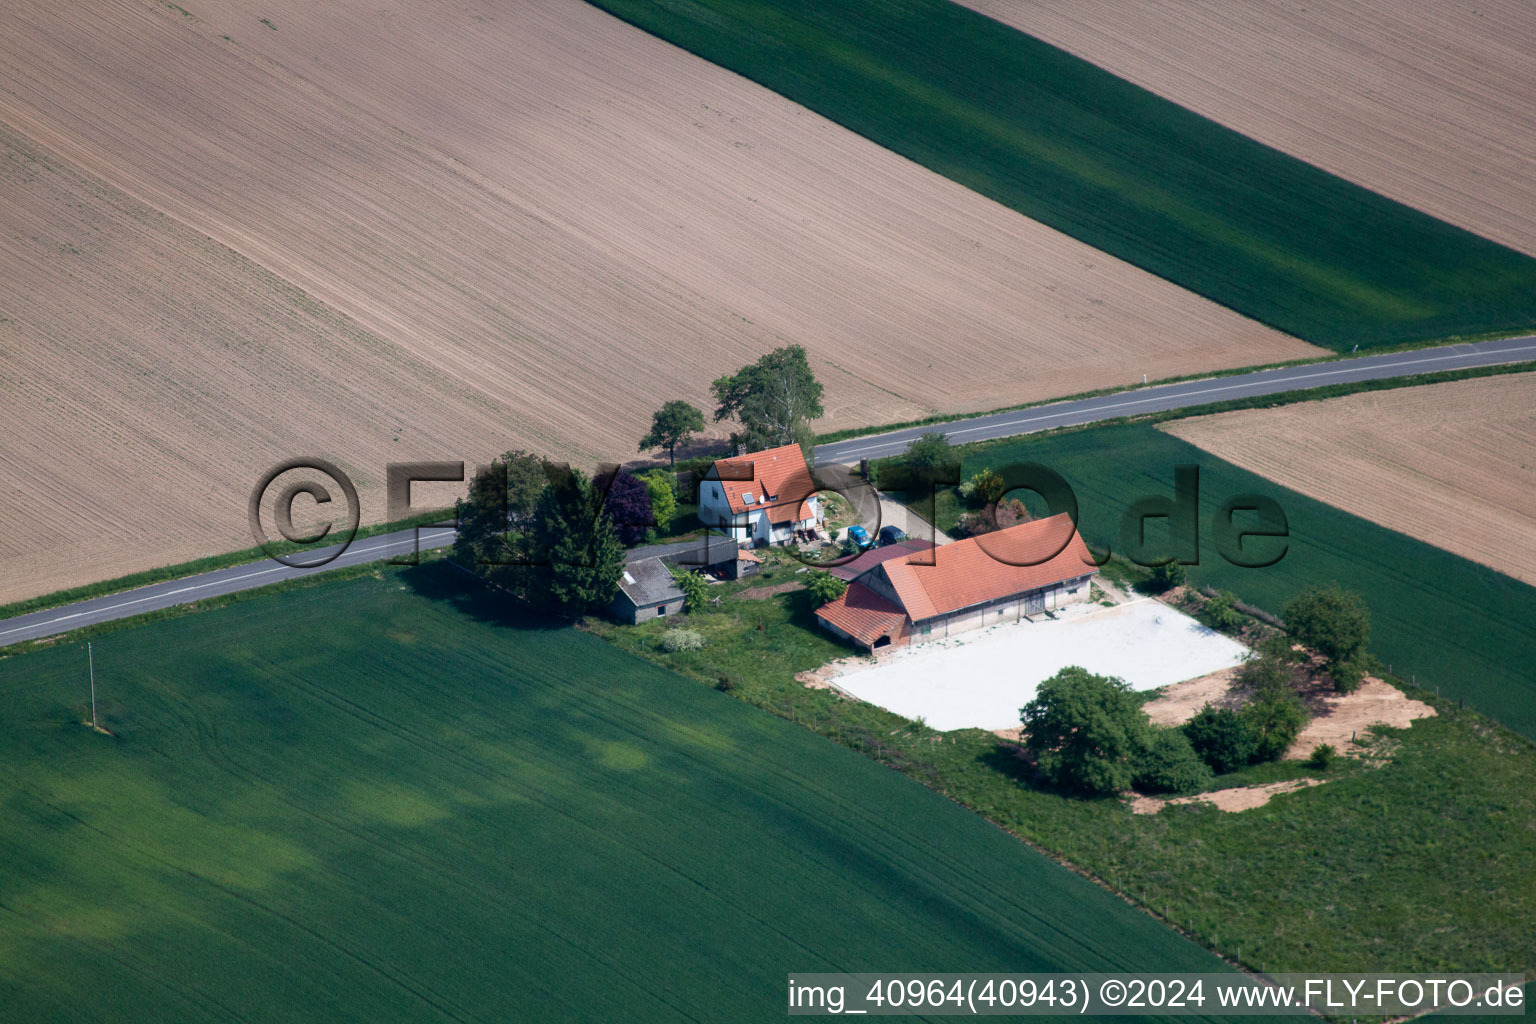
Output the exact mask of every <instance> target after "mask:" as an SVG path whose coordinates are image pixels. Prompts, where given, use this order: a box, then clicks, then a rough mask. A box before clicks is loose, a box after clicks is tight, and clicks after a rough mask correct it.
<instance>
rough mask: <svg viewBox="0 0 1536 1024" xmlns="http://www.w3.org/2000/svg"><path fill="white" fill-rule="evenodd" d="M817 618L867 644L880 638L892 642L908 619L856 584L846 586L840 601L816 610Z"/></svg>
mask: <svg viewBox="0 0 1536 1024" xmlns="http://www.w3.org/2000/svg"><path fill="white" fill-rule="evenodd" d="M816 617H817V618H821V619H825V620H826V621H828V622H830V623H832V625H834V626H836V627H837V628H838V629H841V630H842V631H843V632H844V633H847V634H848V635H849V636H852V637H856V638H858V639H859V640H862V641H864V642H865V643H867V644H873V643H874V642H875V641H876V640H879V639H880V638H881V637H882V636H889V637H890V638H891V639H893V640H894V639H896V638H897V637H899V636H901V635H902V633H903V632H904V631H905V630H906V625H907V616H906V614H905V613H904V612H902V610H901V609H900V608H898V607H896V606H895V605H893V604H891V602H889V601H887V600H886V599H885V598H883V597H881V596H880V595H879V594H877V593H875V592H874V591H873V590H870V589H869V588H868V587H866V586H863V585H862V584H859V583H850V584H848V589H847V590H845V591H843V594H842V596H841V597H839V598H837V599H836V600H833V601H828V602H827V603H826V604H824V605H822V606H821V607H820V608H818V609H816Z"/></svg>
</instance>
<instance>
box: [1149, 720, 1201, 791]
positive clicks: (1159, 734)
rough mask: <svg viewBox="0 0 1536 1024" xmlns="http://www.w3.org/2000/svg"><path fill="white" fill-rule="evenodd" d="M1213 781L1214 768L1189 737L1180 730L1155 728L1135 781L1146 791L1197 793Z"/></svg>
mask: <svg viewBox="0 0 1536 1024" xmlns="http://www.w3.org/2000/svg"><path fill="white" fill-rule="evenodd" d="M1210 781H1211V769H1210V768H1209V767H1207V765H1206V763H1205V762H1204V761H1202V760H1200V755H1199V754H1196V753H1195V748H1194V747H1192V746H1190V744H1189V737H1187V736H1185V735H1184V733H1183V732H1181V731H1180V730H1178V729H1168V728H1162V727H1158V726H1153V727H1152V739H1151V742H1150V743H1149V744H1148V745H1147V749H1146V751H1145V752H1144V753H1143V754H1142V756H1141V759H1140V760H1139V761H1138V762H1137V765H1136V776H1135V778H1134V779H1133V780H1132V782H1133V784H1134V785H1135V787H1136V788H1137V789H1139V790H1141V791H1142V792H1143V793H1194V792H1197V791H1199V790H1201V789H1204V788H1205V786H1206V784H1207V783H1209V782H1210Z"/></svg>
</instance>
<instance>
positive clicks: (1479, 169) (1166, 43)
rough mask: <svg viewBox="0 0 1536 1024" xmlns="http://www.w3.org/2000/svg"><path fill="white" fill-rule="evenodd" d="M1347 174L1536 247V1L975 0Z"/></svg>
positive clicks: (1520, 245)
mask: <svg viewBox="0 0 1536 1024" xmlns="http://www.w3.org/2000/svg"><path fill="white" fill-rule="evenodd" d="M964 2H965V3H966V5H967V6H969V7H971V8H973V9H975V10H977V11H980V12H982V13H983V14H986V15H989V16H990V17H993V18H996V19H998V20H999V21H1002V22H1004V23H1006V24H1009V25H1012V26H1013V27H1015V28H1017V29H1019V30H1021V31H1023V32H1027V33H1029V34H1030V35H1033V36H1036V37H1037V38H1040V39H1043V40H1045V41H1046V42H1048V43H1052V44H1054V45H1056V46H1059V47H1061V48H1062V49H1065V50H1068V51H1070V52H1072V53H1074V54H1076V55H1077V56H1079V57H1083V58H1085V59H1087V60H1090V61H1092V62H1093V63H1095V64H1098V65H1099V66H1100V67H1103V68H1105V69H1106V70H1108V71H1111V72H1113V73H1114V74H1116V75H1119V76H1121V77H1122V78H1126V79H1129V80H1130V81H1132V82H1135V83H1136V84H1137V85H1140V86H1142V87H1143V88H1146V89H1149V90H1151V91H1152V92H1155V93H1157V94H1158V95H1160V96H1164V97H1166V98H1168V99H1171V100H1173V101H1174V102H1175V103H1178V104H1181V105H1182V106H1185V107H1188V108H1190V109H1191V110H1194V111H1195V112H1197V113H1200V114H1203V115H1205V116H1206V117H1209V118H1211V119H1212V120H1215V121H1218V122H1220V123H1221V124H1224V125H1226V126H1227V127H1229V128H1234V129H1236V130H1237V131H1240V132H1242V133H1243V134H1245V135H1248V136H1251V137H1253V138H1255V139H1257V140H1259V141H1260V142H1263V143H1265V144H1267V145H1270V146H1273V147H1275V148H1276V149H1279V150H1282V151H1283V152H1286V153H1289V154H1291V155H1292V156H1296V157H1299V158H1301V159H1303V160H1306V161H1307V162H1309V163H1312V164H1315V165H1317V166H1318V167H1321V168H1323V169H1324V170H1327V171H1331V172H1332V173H1334V174H1337V175H1339V176H1340V177H1342V178H1347V179H1349V180H1350V181H1353V182H1355V183H1357V184H1360V185H1364V186H1365V187H1367V188H1370V189H1373V190H1375V191H1377V192H1381V193H1382V194H1384V195H1387V196H1390V197H1391V198H1393V199H1396V200H1399V201H1400V202H1403V203H1406V204H1408V205H1409V206H1414V207H1417V208H1419V209H1421V210H1423V211H1424V212H1426V213H1429V214H1432V215H1433V216H1435V217H1439V218H1441V219H1442V220H1446V221H1449V222H1451V223H1453V224H1457V225H1460V226H1461V227H1464V228H1467V229H1468V230H1470V231H1474V232H1476V233H1477V234H1480V235H1483V236H1484V237H1486V238H1491V239H1493V240H1494V241H1496V242H1501V243H1503V244H1504V245H1507V246H1510V247H1511V248H1515V249H1519V250H1521V251H1523V252H1526V253H1530V254H1533V255H1536V175H1533V174H1531V166H1532V164H1533V162H1536V11H1533V9H1532V7H1531V5H1530V4H1529V3H1527V2H1524V0H1480V2H1479V3H1476V4H1471V5H1469V4H1446V3H1438V2H1435V0H1309V2H1308V3H1305V4H1276V3H1271V2H1268V0H1171V2H1165V3H1156V4H1146V3H1134V2H1129V0H1074V2H1072V3H1069V4H1065V3H1057V2H1052V0H964Z"/></svg>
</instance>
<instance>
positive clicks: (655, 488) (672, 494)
mask: <svg viewBox="0 0 1536 1024" xmlns="http://www.w3.org/2000/svg"><path fill="white" fill-rule="evenodd" d="M640 481H641V482H642V483H644V484H645V489H646V490H647V491H648V492H650V495H651V518H652V519H654V520H656V528H657V529H659V530H665V529H666V528H667V527H668V526H671V525H672V518H673V517H674V516H676V515H677V478H676V477H675V476H673V475H672V474H671V473H668V472H667V471H666V470H661V469H653V470H651V471H650V472H649V473H641V474H640Z"/></svg>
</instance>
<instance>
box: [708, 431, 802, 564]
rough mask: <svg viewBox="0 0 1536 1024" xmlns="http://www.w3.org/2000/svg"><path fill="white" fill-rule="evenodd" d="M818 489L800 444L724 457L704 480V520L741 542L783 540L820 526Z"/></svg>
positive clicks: (779, 541) (776, 542) (784, 541)
mask: <svg viewBox="0 0 1536 1024" xmlns="http://www.w3.org/2000/svg"><path fill="white" fill-rule="evenodd" d="M815 489H816V488H815V485H814V484H813V483H812V482H811V469H810V467H809V466H807V465H806V464H805V456H804V454H802V453H801V451H800V446H799V445H797V444H787V445H784V446H783V447H781V448H770V449H768V450H767V451H761V452H752V453H751V454H749V455H738V456H736V457H735V458H731V459H721V460H719V461H718V462H716V463H715V464H714V465H713V466H711V467H710V468H709V472H707V473H705V474H704V478H703V480H701V481H700V482H699V519H700V521H701V522H703V523H704V524H705V525H708V526H715V527H718V528H719V529H720V530H722V531H723V532H725V533H726V534H728V535H729V536H730V537H732V538H733V539H734V540H735V541H736V542H737V543H738V544H751V545H764V544H784V543H787V542H788V541H790V540H792V539H793V538H794V532H795V531H796V530H810V529H815V528H817V527H819V526H820V525H821V521H822V512H821V503H820V502H819V501H818V500H817V498H816V495H815Z"/></svg>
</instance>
